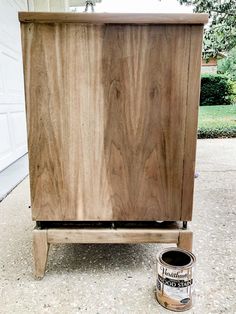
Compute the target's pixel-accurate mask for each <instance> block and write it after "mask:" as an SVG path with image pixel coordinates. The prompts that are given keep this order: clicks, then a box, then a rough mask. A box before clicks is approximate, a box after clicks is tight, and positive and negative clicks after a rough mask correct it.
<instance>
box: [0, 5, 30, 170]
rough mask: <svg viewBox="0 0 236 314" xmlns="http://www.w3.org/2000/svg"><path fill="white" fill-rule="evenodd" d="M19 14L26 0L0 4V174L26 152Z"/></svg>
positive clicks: (25, 8)
mask: <svg viewBox="0 0 236 314" xmlns="http://www.w3.org/2000/svg"><path fill="white" fill-rule="evenodd" d="M18 11H27V0H1V1H0V171H1V170H3V169H4V168H6V167H7V166H9V165H10V164H11V163H13V162H14V161H15V160H17V159H18V158H19V157H21V156H22V155H24V154H25V153H26V152H27V143H26V123H25V106H24V86H23V69H22V55H21V40H20V26H19V22H18Z"/></svg>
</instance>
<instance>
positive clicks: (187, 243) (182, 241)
mask: <svg viewBox="0 0 236 314" xmlns="http://www.w3.org/2000/svg"><path fill="white" fill-rule="evenodd" d="M177 246H178V247H179V248H180V249H184V250H188V251H190V252H191V251H192V249H193V232H192V231H190V230H180V232H179V239H178V243H177Z"/></svg>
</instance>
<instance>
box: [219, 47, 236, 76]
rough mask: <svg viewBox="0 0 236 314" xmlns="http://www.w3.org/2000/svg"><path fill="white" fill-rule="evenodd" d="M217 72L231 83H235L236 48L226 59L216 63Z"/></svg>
mask: <svg viewBox="0 0 236 314" xmlns="http://www.w3.org/2000/svg"><path fill="white" fill-rule="evenodd" d="M218 71H219V72H220V73H223V74H225V75H227V76H228V77H229V78H230V79H231V80H232V81H236V47H234V48H233V49H232V50H231V51H230V52H229V54H228V55H227V57H226V58H224V59H222V60H220V61H219V62H218Z"/></svg>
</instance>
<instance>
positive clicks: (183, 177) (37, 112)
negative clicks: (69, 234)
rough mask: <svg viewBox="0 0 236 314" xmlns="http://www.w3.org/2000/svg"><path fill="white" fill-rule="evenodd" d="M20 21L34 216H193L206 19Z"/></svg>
mask: <svg viewBox="0 0 236 314" xmlns="http://www.w3.org/2000/svg"><path fill="white" fill-rule="evenodd" d="M19 17H20V21H21V30H22V44H23V59H24V75H25V93H26V111H27V126H28V147H29V160H30V184H31V199H32V204H31V207H32V215H33V220H36V221H105V220H106V221H107V220H108V221H123V220H124V221H128V220H131V221H149V220H191V217H192V201H193V182H194V162H195V148H196V133H197V115H198V104H199V82H200V67H201V49H202V32H203V24H204V23H205V22H206V21H207V15H206V14H101V13H93V14H88V13H87V14H84V13H82V14H81V13H80V14H76V13H66V14H64V13H20V15H19Z"/></svg>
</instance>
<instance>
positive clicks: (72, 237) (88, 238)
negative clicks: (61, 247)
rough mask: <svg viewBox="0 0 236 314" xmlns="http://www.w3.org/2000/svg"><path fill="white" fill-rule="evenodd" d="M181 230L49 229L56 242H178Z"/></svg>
mask: <svg viewBox="0 0 236 314" xmlns="http://www.w3.org/2000/svg"><path fill="white" fill-rule="evenodd" d="M178 239H179V231H178V230H171V229H170V230H168V229H166V230H165V229H162V230H161V229H159V230H158V229H48V242H49V243H51V244H55V243H176V244H177V243H178Z"/></svg>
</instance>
